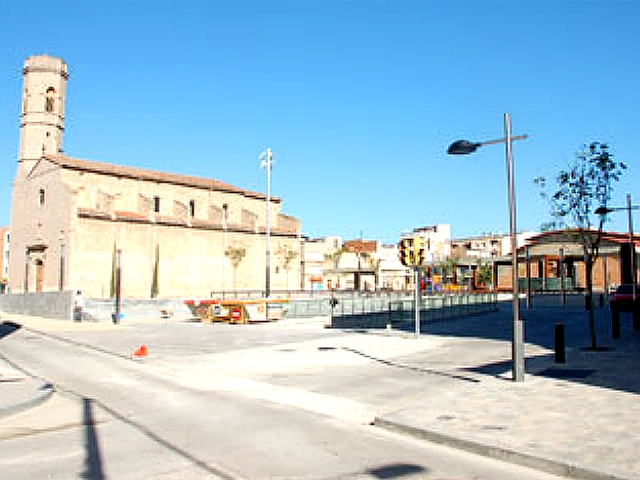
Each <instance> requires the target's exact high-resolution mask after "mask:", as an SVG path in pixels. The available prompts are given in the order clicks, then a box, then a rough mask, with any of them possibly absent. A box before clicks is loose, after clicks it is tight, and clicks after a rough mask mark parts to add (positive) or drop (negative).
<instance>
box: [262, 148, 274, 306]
mask: <svg viewBox="0 0 640 480" xmlns="http://www.w3.org/2000/svg"><path fill="white" fill-rule="evenodd" d="M260 159H261V160H262V163H260V166H261V167H265V168H266V169H267V220H266V221H267V231H266V248H265V250H266V251H265V280H264V291H265V297H266V298H269V296H270V295H271V250H270V247H269V237H270V236H271V223H270V218H271V163H272V160H273V156H272V154H271V149H270V148H267V150H266V152H263V153H262V154H261V155H260Z"/></svg>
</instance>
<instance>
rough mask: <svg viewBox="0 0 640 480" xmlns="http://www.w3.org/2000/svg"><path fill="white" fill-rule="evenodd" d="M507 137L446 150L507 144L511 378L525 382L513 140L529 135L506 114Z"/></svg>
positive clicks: (458, 152) (464, 143)
mask: <svg viewBox="0 0 640 480" xmlns="http://www.w3.org/2000/svg"><path fill="white" fill-rule="evenodd" d="M504 133H505V138H500V139H497V140H489V141H485V142H470V141H468V140H458V141H456V142H453V143H452V144H451V145H449V148H448V149H447V153H448V154H449V155H467V154H469V153H472V152H475V151H476V150H477V149H478V147H482V146H484V145H492V144H495V143H504V144H506V160H507V190H508V198H509V231H510V234H511V235H510V236H511V268H512V282H513V322H512V323H513V325H512V339H511V356H512V367H511V372H512V380H513V381H515V382H522V381H524V338H523V337H524V335H523V326H522V321H521V319H520V301H519V288H518V241H517V237H516V195H515V185H514V184H515V181H514V175H513V152H512V143H513V141H514V140H524V139H526V138H527V137H528V135H516V136H512V135H511V116H510V115H509V114H508V113H505V114H504Z"/></svg>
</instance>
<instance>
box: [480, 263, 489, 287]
mask: <svg viewBox="0 0 640 480" xmlns="http://www.w3.org/2000/svg"><path fill="white" fill-rule="evenodd" d="M478 283H479V284H480V285H485V286H486V285H493V269H492V268H491V265H490V264H488V263H484V262H483V263H481V264H480V265H478Z"/></svg>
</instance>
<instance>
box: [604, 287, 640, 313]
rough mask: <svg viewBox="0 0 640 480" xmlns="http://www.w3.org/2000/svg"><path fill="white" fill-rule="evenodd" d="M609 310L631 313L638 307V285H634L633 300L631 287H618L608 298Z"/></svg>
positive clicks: (639, 295)
mask: <svg viewBox="0 0 640 480" xmlns="http://www.w3.org/2000/svg"><path fill="white" fill-rule="evenodd" d="M609 306H610V307H611V310H618V311H624V312H631V311H633V310H634V307H635V308H638V307H640V285H636V296H635V299H634V298H633V285H619V286H618V288H616V291H615V292H614V293H612V294H611V296H610V297H609Z"/></svg>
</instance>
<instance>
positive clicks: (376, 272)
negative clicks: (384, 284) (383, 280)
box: [369, 256, 382, 291]
mask: <svg viewBox="0 0 640 480" xmlns="http://www.w3.org/2000/svg"><path fill="white" fill-rule="evenodd" d="M381 264H382V260H380V259H379V258H374V257H373V256H369V265H371V268H373V289H374V290H375V291H378V286H379V284H380V266H381Z"/></svg>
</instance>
